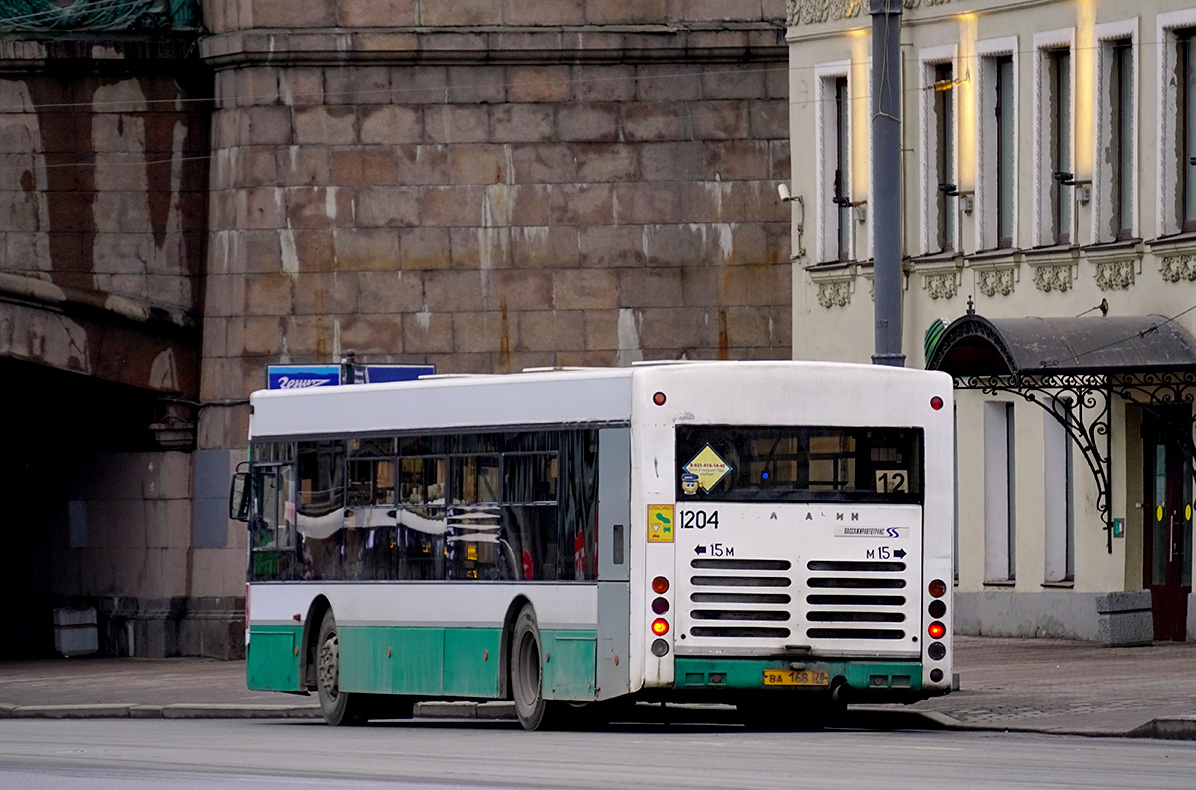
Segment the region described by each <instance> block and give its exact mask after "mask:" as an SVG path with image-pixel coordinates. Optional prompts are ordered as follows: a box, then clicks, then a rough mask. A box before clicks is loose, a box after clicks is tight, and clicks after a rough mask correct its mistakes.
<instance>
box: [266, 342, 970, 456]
mask: <svg viewBox="0 0 1196 790" xmlns="http://www.w3.org/2000/svg"><path fill="white" fill-rule="evenodd" d="M764 381H768V382H778V383H781V384H783V385H784V387H783V388H773V389H774V390H780V389H783V390H784V391H785V392H787V393H792V394H794V395H796V394H797V392H796V389H795V388H797V387H798V386H799V384H800V383H801V382H812V383H814V384H815V385H817V386H823V387H825V386H826V385H827V383H828V382H835V381H838V382H853V383H856V384H860V385H862V384H864V382H870V386H868V387H867V389H868V390H870V391H876V392H878V393H884V392H887V393H889V395H892V393H894V392H896V391H898V390H902V389H907V390H908V389H910V388H911V387H912V388H913V389H915V390H918V391H919V392H924V391H927V388H928V387H932V386H933V387H934V388H935V389H936V391H937V390H941V392H939V394H940V395H942V396H943V397H949V396H950V390H951V380H950V378H949V377H948V376H946V374H942V373H934V372H928V371H923V370H912V369H906V368H893V367H880V366H874V365H860V364H851V363H837V362H803V361H693V362H672V361H670V362H668V363H660V364H647V363H645V364H637V365H634V366H632V367H617V368H564V369H552V370H534V371H527V372H523V373H508V374H477V375H449V376H428V377H424V378H421V379H420V380H418V381H407V382H393V383H384V384H359V385H351V386H339V387H311V388H307V389H299V390H260V391H258V392H255V393H253V395H252V396H251V398H250V403H251V404H252V409H251V416H250V424H249V435H250V438H251V439H252V438H262V437H268V436H274V437H296V436H313V435H320V434H335V435H341V434H360V435H368V434H375V433H386V432H396V431H420V430H440V429H449V430H452V429H455V428H490V427H493V428H498V427H502V426H533V425H554V424H559V425H580V424H587V423H588V424H606V425H617V424H627V423H629V422H630V421H631V419H632V416H633V415H632V408H633V406H632V404H633V392H635V391H637V390H640V389H642V388H649V389H653V390H655V389H657V388H664V387H668V386H673V387H690V385H693V386H692V388H705V389H707V391H709V392H711V393H716V392H718V391H719V390H720V389H721V390H725V391H727V392H736V393H737V395H736V396H735V397H736V398H738V400H739V402H740V403H741V404H742V403H745V402H747V401H750V400H752V399H754V398H758V397H760V396H761V393H759V392H758V390H759V389H761V388H760V387H759V386H756V385H758V384H759V383H760V382H764ZM931 382H934V384H933V385H932V384H931ZM648 397H649V398H650V397H651V396H650V395H649V396H648ZM712 397H714V395H712Z"/></svg>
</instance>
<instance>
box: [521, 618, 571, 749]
mask: <svg viewBox="0 0 1196 790" xmlns="http://www.w3.org/2000/svg"><path fill="white" fill-rule="evenodd" d="M540 644H541V643H540V628H539V626H537V625H536V613H535V611H534V610H533V609H532V607H531V605H530V604H528V605H526V606H524V607H523V609H522V610H520V612H519V615H518V616H517V617H516V618H515V625H514V627H513V628H512V629H511V664H510V678H511V699H512V701H513V702H514V703H515V715H516V716H518V717H519V723H520V724H522V725H523V729H525V730H546V729H553V728H554V727H555V726H557V725H559V723H560V722H559V721H558V719H559V718H560V708H561V703H557V702H550V701H548V700H546V699H544V673H543V666H544V665H543V658H542V656H543V651H542V650H541V648H540Z"/></svg>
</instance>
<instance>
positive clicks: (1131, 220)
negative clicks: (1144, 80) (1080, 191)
mask: <svg viewBox="0 0 1196 790" xmlns="http://www.w3.org/2000/svg"><path fill="white" fill-rule="evenodd" d="M1137 32H1138V22H1137V20H1129V21H1127V22H1118V23H1110V24H1104V25H1097V27H1096V40H1097V47H1096V91H1095V93H1096V119H1095V120H1096V135H1095V138H1096V146H1095V148H1094V154H1095V157H1094V158H1095V161H1094V162H1093V167H1092V181H1093V184H1092V211H1093V240H1094V241H1095V242H1097V243H1101V242H1106V243H1107V242H1113V241H1121V240H1127V239H1133V238H1137V235H1138V228H1137V215H1138V211H1137V208H1138V200H1137V194H1138V167H1137V151H1138V120H1137V118H1138V91H1137V84H1138V77H1137V75H1138V69H1137V47H1136V44H1135V41H1136V38H1137Z"/></svg>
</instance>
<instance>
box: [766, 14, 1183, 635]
mask: <svg viewBox="0 0 1196 790" xmlns="http://www.w3.org/2000/svg"><path fill="white" fill-rule="evenodd" d="M902 7H903V13H902V21H901V52H902V62H901V63H900V64H896V67H897V68H900V69H901V73H902V75H903V79H904V85H903V91H902V94H901V95H902V96H903V97H904V98H903V100H902V108H901V115H902V119H903V123H902V150H903V154H902V157H903V159H902V162H903V164H902V169H901V172H900V174H899V177H900V179H901V184H902V194H903V200H904V204H903V209H902V232H903V238H904V241H903V248H902V253H903V270H904V274H903V276H902V277H903V291H902V293H903V315H904V324H905V349H904V352H905V354H906V357H907V360H908V361H907V364H909V365H911V366H918V367H921V366H923V365H925V364H927V363H928V361H929V362H931V363H932V364H933V363H934V362H935V360H936V359H940V360H941V359H942V358H943V356H944V354H943V353H939V356H938V357H937V358H936V357H935V353H936V351H940V349H938V347H936V345H935V343H936V342H937V339H938V336H939V333H941V332H942V324H948V325H951V326H952V327H955V328H956V330H957V332H956V334H957V335H958V334H959V333H966V332H972V334H971V335H970V336H969V338H968V339H967V342H969V343H972V344H973V345H972V351H974V352H976V354H977V356H976V357H974V358H973V361H974V360H975V359H978V358H979V354H980V352H979V349H982V348H983V349H984V350H985V351H986V352H987V353H991V355H992V358H994V359H999V358H1000V357H1002V356H1005V357H1007V358H1010V359H1012V358H1014V357H1016V356H1017V354H1016V351H1017V350H1018V349H1023V350H1027V352H1028V353H1029V352H1030V351H1033V350H1034V349H1033V348H1031V347H1030V346H1019V345H1018V344H1017V343H1015V342H1014V340H1018V339H1017V338H1014V337H1012V335H1010V334H1008V333H1006V332H1005V331H1004V330H1002V327H1007V328H1008V327H1014V328H1016V327H1019V326H1020V327H1025V326H1027V324H1016V323H1015V322H1014V321H1013V320H1014V319H1025V318H1032V319H1034V321H1035V322H1036V323H1034V324H1033V326H1035V327H1039V328H1040V329H1042V331H1041V332H1040V333H1039V334H1038V337H1037V341H1039V342H1040V343H1041V345H1039V346H1038V347H1037V356H1033V357H1032V358H1031V359H1029V360H1028V361H1027V359H1025V358H1022V359H1020V360H1018V361H1017V364H1018V365H1020V366H1021V367H1017V366H1014V370H1013V371H1012V372H1014V373H1022V374H1025V375H1023V376H1022V384H1023V385H1024V386H1014V387H1012V388H1007V389H1001V388H992V389H989V390H988V391H982V390H979V389H974V388H969V389H960V390H957V393H956V395H957V399H956V403H957V409H958V411H957V426H958V439H959V442H958V456H957V466H958V472H957V478H958V479H957V483H956V485H957V490H958V494H959V508H958V516H957V534H958V538H957V570H958V585H957V589H956V596H955V601H956V615H955V622H956V624H957V627H959V628H960V629H962V630H963V631H964V632H965V633H984V634H996V635H1044V636H1057V637H1068V638H1083V639H1096V638H1097V637H1098V636H1099V633H1098V632H1099V630H1100V627H1101V622H1102V620H1101V617H1100V615H1101V612H1099V611H1098V606H1100V605H1103V603H1102V601H1105V600H1107V599H1105V598H1103V596H1105V595H1106V594H1108V593H1114V592H1125V591H1136V590H1142V589H1148V590H1150V591H1151V593H1152V598H1151V600H1152V601H1153V615H1154V633H1155V636H1156V637H1158V638H1168V639H1184V638H1185V637H1186V638H1187V639H1189V640H1192V639H1196V599H1193V598H1192V596H1191V568H1192V545H1193V537H1192V530H1193V524H1192V507H1191V504H1192V496H1191V490H1192V475H1191V473H1190V469H1191V468H1192V467H1191V462H1192V447H1193V445H1192V440H1191V435H1192V423H1191V417H1192V415H1191V405H1190V404H1191V403H1192V395H1193V390H1192V388H1191V383H1192V381H1193V379H1192V371H1191V365H1190V362H1189V361H1188V356H1186V355H1188V354H1189V351H1190V347H1191V337H1192V335H1193V334H1196V313H1193V312H1191V309H1192V306H1193V305H1194V304H1196V285H1194V283H1196V275H1193V273H1192V272H1193V269H1192V266H1191V260H1192V256H1193V253H1194V251H1196V236H1193V230H1194V229H1196V201H1194V200H1193V198H1192V197H1191V196H1193V195H1196V159H1194V158H1192V157H1191V156H1190V153H1189V150H1188V149H1189V148H1190V146H1191V142H1190V141H1191V140H1192V139H1193V138H1192V137H1191V134H1192V129H1194V128H1196V111H1194V110H1193V108H1194V107H1196V101H1194V100H1193V91H1194V90H1196V88H1193V86H1194V85H1196V81H1194V80H1193V72H1192V71H1191V68H1192V67H1191V64H1193V63H1196V60H1194V59H1193V56H1192V54H1191V53H1190V49H1191V42H1192V41H1193V38H1192V35H1193V33H1194V32H1196V4H1193V3H1192V2H1190V0H1189V1H1187V2H1185V1H1184V0H1148V1H1147V2H1141V3H1135V4H1132V5H1129V4H1125V3H1116V2H1101V0H1093V1H1092V2H1072V1H1071V0H1043V1H1042V2H1030V3H1004V2H994V1H992V0H904V2H903V3H902ZM787 11H788V14H787V21H788V26H789V27H788V36H787V37H788V41H789V46H790V93H791V100H792V105H791V107H792V109H791V126H792V134H793V140H794V142H795V144H796V143H797V141H799V140H800V141H804V142H805V144H806V145H807V146H808V148H809V149H810V151H811V154H812V155H811V156H806V157H795V158H794V160H793V172H792V190H793V193H794V195H795V197H796V198H798V200H795V201H794V236H793V249H794V252H795V257H794V264H795V274H794V278H793V281H794V291H793V306H794V318H793V327H794V334H795V342H794V356H795V357H799V358H813V359H839V360H848V361H861V362H862V361H867V360H868V359H869V356H870V355H871V354H872V351H873V345H872V344H873V329H872V325H873V324H872V322H873V301H872V299H871V298H870V295H871V283H872V273H873V272H872V260H871V258H872V252H871V240H870V224H871V221H872V217H871V215H870V213H869V211H868V208H869V207H868V197H869V195H870V194H871V193H872V192H873V191H874V188H873V184H872V183H871V174H870V166H869V159H870V154H869V146H870V143H869V119H870V112H871V108H870V98H869V96H870V87H869V86H870V79H871V75H872V73H873V71H874V70H875V69H877V68H878V67H879V65H878V64H876V63H874V62H872V61H871V33H870V25H871V19H870V17H869V15H868V12H869V6H868V4H867V3H856V2H846V1H844V2H837V1H832V2H828V1H827V0H790V1H789V3H788V8H787ZM803 210H804V211H803ZM1106 313H1107V318H1106V317H1105V314H1106ZM1077 317H1079V318H1077ZM936 320H937V321H941V322H942V324H936V323H935V322H936ZM1073 322H1074V323H1073ZM1119 322H1120V323H1119ZM1048 324H1049V326H1050V327H1051V328H1050V329H1049V330H1048V329H1047V328H1046V327H1047V326H1048ZM1131 325H1133V327H1134V329H1133V330H1128V329H1126V330H1121V329H1118V327H1128V326H1131ZM968 327H971V329H968ZM1060 327H1063V329H1059V328H1060ZM1056 330H1058V332H1056ZM951 332H952V330H951V328H948V329H947V333H948V334H950V333H951ZM1167 333H1174V337H1173V338H1171V339H1169V340H1167V342H1165V343H1161V344H1160V345H1159V346H1153V344H1154V343H1155V342H1158V341H1159V340H1160V339H1161V338H1162V337H1163V336H1164V335H1166V334H1167ZM985 334H987V337H982V335H985ZM1097 334H1101V335H1103V337H1104V340H1103V341H1102V340H1092V339H1091V338H1092V337H1095V336H1096V335H1097ZM943 337H944V338H946V337H947V335H943ZM1081 337H1087V338H1089V339H1087V340H1079V342H1073V344H1072V346H1071V347H1070V348H1069V349H1066V353H1065V354H1064V355H1063V356H1060V355H1059V354H1057V353H1055V351H1056V350H1057V349H1058V348H1060V346H1057V345H1052V344H1055V343H1062V342H1065V341H1075V340H1076V339H1077V338H1081ZM956 339H958V337H957V338H956ZM1019 342H1020V340H1019ZM1002 344H1004V346H1003V345H1002ZM1148 347H1149V348H1148ZM961 348H962V346H961ZM1047 348H1051V349H1052V350H1051V351H1044V349H1047ZM1151 348H1154V350H1156V351H1157V350H1160V349H1161V351H1162V353H1163V354H1164V356H1166V355H1171V361H1170V362H1168V360H1167V359H1160V358H1159V357H1157V356H1155V357H1151V356H1150V354H1151ZM1114 356H1119V357H1120V359H1111V358H1112V357H1114ZM1095 360H1103V361H1104V362H1103V364H1104V365H1105V366H1102V364H1098V363H1097V362H1096V361H1095ZM1127 360H1136V361H1137V362H1136V364H1139V365H1140V366H1139V367H1137V368H1133V369H1128V372H1125V371H1126V369H1115V368H1114V367H1110V366H1113V365H1121V364H1124V363H1126V361H1127ZM1164 363H1166V364H1170V365H1171V367H1170V369H1169V370H1167V371H1166V372H1165V373H1159V372H1157V371H1155V369H1154V368H1149V366H1150V365H1156V366H1158V365H1162V364H1164ZM1141 365H1146V366H1147V367H1142V366H1141ZM1052 368H1054V369H1055V370H1062V371H1064V372H1065V373H1068V375H1070V376H1071V378H1067V377H1066V376H1062V375H1059V376H1054V375H1053V374H1052V370H1051V369H1052ZM944 369H948V368H944ZM1115 370H1121V371H1122V372H1115ZM950 372H953V373H955V374H956V375H957V387H959V386H960V384H961V383H963V382H961V379H960V378H958V377H959V376H961V375H964V374H961V373H960V371H959V369H954V370H950ZM970 372H971V373H972V374H978V373H984V374H986V375H987V374H990V373H991V374H996V373H999V372H1002V371H999V370H996V369H992V368H984V367H983V366H982V365H980V364H979V363H978V362H977V363H976V364H975V365H974V367H973V368H972V370H971V371H970ZM1003 372H1004V373H1006V374H1008V373H1009V372H1010V371H1008V370H1005V371H1003ZM1031 373H1032V375H1031ZM1073 374H1074V375H1073ZM1151 377H1153V378H1151ZM1030 382H1039V383H1042V382H1047V383H1051V382H1053V383H1054V384H1059V383H1066V384H1068V386H1070V387H1072V389H1071V390H1070V392H1069V393H1065V392H1063V390H1062V389H1061V388H1060V387H1058V386H1046V385H1043V386H1039V387H1038V388H1037V389H1035V388H1034V386H1031V384H1030ZM1005 383H1006V384H1008V380H1007V381H1006V382H1005ZM974 385H975V382H972V386H974ZM1089 397H1091V398H1092V400H1091V401H1089V400H1087V399H1088V398H1089ZM1030 398H1036V400H1031V399H1030ZM1052 403H1054V404H1055V406H1054V407H1053V408H1055V409H1056V413H1057V414H1058V415H1062V416H1064V417H1065V418H1067V419H1071V420H1072V422H1071V423H1070V424H1068V425H1067V426H1066V427H1063V426H1062V425H1061V423H1060V421H1059V420H1058V419H1057V418H1056V414H1052V413H1051V412H1050V410H1051V408H1052V406H1051V404H1052ZM1043 404H1047V405H1046V407H1044V406H1043ZM1081 407H1083V408H1081ZM1093 413H1096V416H1095V417H1092V416H1091V415H1092V414H1093ZM1085 414H1087V415H1089V416H1084V415H1085ZM1065 421H1066V420H1065ZM1185 481H1186V482H1185ZM1148 627H1149V623H1148Z"/></svg>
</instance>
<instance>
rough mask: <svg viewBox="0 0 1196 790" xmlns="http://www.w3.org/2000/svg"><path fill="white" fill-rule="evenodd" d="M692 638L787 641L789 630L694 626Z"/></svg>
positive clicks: (691, 629) (690, 630) (691, 632)
mask: <svg viewBox="0 0 1196 790" xmlns="http://www.w3.org/2000/svg"><path fill="white" fill-rule="evenodd" d="M689 633H690V635H692V636H721V637H738V638H748V639H785V638H787V637H788V636H789V634H790V631H789V629H788V628H752V627H750V626H746V627H745V626H694V627H693V628H690V629H689Z"/></svg>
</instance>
